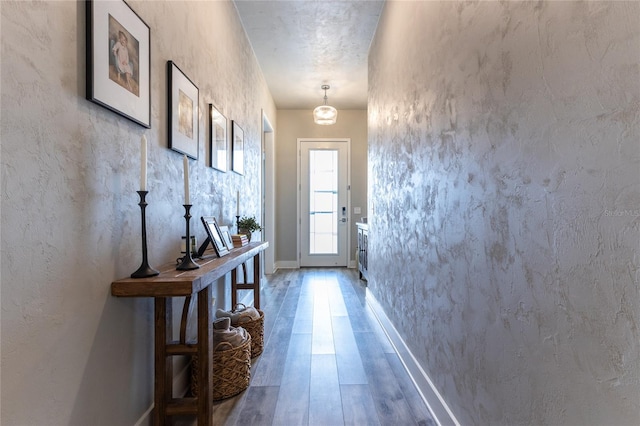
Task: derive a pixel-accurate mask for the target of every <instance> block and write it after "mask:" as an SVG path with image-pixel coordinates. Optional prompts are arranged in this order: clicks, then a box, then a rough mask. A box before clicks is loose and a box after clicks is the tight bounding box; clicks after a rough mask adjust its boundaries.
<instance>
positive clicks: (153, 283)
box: [111, 242, 269, 426]
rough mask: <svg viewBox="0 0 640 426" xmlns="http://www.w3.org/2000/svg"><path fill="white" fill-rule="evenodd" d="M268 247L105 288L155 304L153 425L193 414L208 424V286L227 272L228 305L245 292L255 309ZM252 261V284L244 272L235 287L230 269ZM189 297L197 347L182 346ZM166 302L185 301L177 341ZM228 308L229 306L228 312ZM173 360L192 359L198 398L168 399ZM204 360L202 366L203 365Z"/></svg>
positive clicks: (254, 245) (164, 270) (237, 251)
mask: <svg viewBox="0 0 640 426" xmlns="http://www.w3.org/2000/svg"><path fill="white" fill-rule="evenodd" d="M267 247H269V243H267V242H254V243H249V245H247V246H244V247H240V248H235V249H233V250H232V251H231V252H230V253H229V254H228V255H226V256H223V257H221V258H217V257H211V258H207V259H197V260H196V262H197V263H198V264H199V265H200V268H199V269H195V270H193V271H177V270H176V265H175V263H170V264H166V265H163V266H162V267H160V268H158V269H159V270H160V275H157V276H155V277H150V278H137V279H136V278H124V279H121V280H118V281H114V282H113V283H111V294H112V295H113V296H118V297H153V298H154V302H155V303H154V305H155V356H154V358H155V359H154V361H155V368H154V371H155V385H154V392H155V396H154V403H155V407H154V414H153V417H154V425H156V426H162V425H165V424H167V423H168V418H169V416H172V415H180V414H195V415H197V418H198V425H213V416H212V400H211V388H212V387H213V381H212V376H211V371H212V369H211V360H212V357H211V355H212V352H213V327H212V321H213V319H212V315H211V309H212V308H211V300H212V288H211V287H212V286H211V284H213V283H214V282H216V280H218V279H219V278H221V277H224V276H225V275H226V274H227V273H229V272H232V277H231V278H232V303H233V304H235V303H236V301H237V296H236V291H237V290H245V289H251V290H253V293H254V305H255V307H256V308H259V307H260V272H261V270H260V258H261V254H262V252H263V251H264V250H265V249H266V248H267ZM251 259H253V283H247V277H246V272H245V274H244V276H245V279H244V282H243V283H238V281H237V273H236V268H237V267H238V266H241V265H243V270H244V271H246V269H244V263H245V262H248V261H249V260H251ZM193 295H195V296H196V298H197V303H198V327H197V328H198V333H197V336H198V337H197V339H198V340H197V342H187V341H186V328H187V327H186V321H187V311H188V309H187V307H188V304H189V303H190V301H191V297H192V296H193ZM172 297H185V298H186V299H185V308H184V309H183V312H182V323H181V326H180V340H179V341H174V340H172V338H171V335H172V321H173V314H172V304H171V298H172ZM232 308H233V307H232ZM175 355H188V356H193V355H198V359H199V360H200V368H199V369H198V378H197V379H198V384H199V387H198V397H197V398H173V394H172V393H173V386H172V383H173V363H172V362H171V360H170V359H169V357H171V356H175ZM203 360H206V362H203Z"/></svg>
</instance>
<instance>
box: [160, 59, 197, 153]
mask: <svg viewBox="0 0 640 426" xmlns="http://www.w3.org/2000/svg"><path fill="white" fill-rule="evenodd" d="M167 72H168V81H169V93H168V97H167V98H168V104H169V115H168V120H167V121H168V122H169V148H171V149H172V150H174V151H178V152H179V153H181V154H185V155H186V156H187V157H190V158H193V159H194V160H197V159H198V101H199V100H198V88H197V87H196V85H195V84H193V82H192V81H191V80H190V79H189V77H187V76H186V75H185V74H184V73H183V72H182V71H181V70H180V68H178V66H177V65H176V64H175V63H174V62H173V61H167Z"/></svg>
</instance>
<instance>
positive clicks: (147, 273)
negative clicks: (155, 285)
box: [131, 191, 160, 278]
mask: <svg viewBox="0 0 640 426" xmlns="http://www.w3.org/2000/svg"><path fill="white" fill-rule="evenodd" d="M136 192H137V193H138V195H140V202H139V203H138V205H139V206H140V215H141V216H142V264H141V265H140V267H139V268H138V270H137V271H135V272H134V273H133V274H131V278H147V277H155V276H156V275H158V274H159V273H160V272H158V271H156V270H155V269H153V268H152V267H151V266H149V261H148V260H147V220H146V213H145V210H146V208H147V202H146V201H145V198H146V197H147V194H148V191H136Z"/></svg>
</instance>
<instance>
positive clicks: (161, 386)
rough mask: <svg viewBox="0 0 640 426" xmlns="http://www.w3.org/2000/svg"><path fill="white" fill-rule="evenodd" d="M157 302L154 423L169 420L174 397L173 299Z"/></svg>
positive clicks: (157, 298)
mask: <svg viewBox="0 0 640 426" xmlns="http://www.w3.org/2000/svg"><path fill="white" fill-rule="evenodd" d="M154 302H155V339H154V340H155V351H154V353H155V360H154V361H155V363H154V370H155V372H154V373H155V380H154V393H155V395H154V402H155V404H154V405H155V406H154V410H153V420H154V423H153V424H154V425H157V426H164V425H165V424H166V422H167V403H168V402H169V400H170V399H171V398H172V392H173V389H172V386H173V383H172V382H173V364H172V363H171V362H167V344H168V343H169V340H168V338H169V336H171V317H172V310H171V299H169V298H166V297H156V298H155V299H154Z"/></svg>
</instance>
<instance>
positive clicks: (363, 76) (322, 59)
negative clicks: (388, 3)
mask: <svg viewBox="0 0 640 426" xmlns="http://www.w3.org/2000/svg"><path fill="white" fill-rule="evenodd" d="M383 4H384V1H350V0H345V1H311V0H297V1H269V0H267V1H248V0H236V1H235V5H236V8H237V9H238V13H239V15H240V19H241V20H242V25H243V26H244V29H245V31H246V32H247V35H248V37H249V40H250V42H251V45H252V46H253V50H254V52H255V54H256V57H257V58H258V62H259V63H260V67H261V68H262V72H263V73H264V76H265V79H266V81H267V85H268V86H269V89H270V90H271V93H272V95H273V99H274V101H275V103H276V107H277V108H278V109H311V108H314V107H315V106H317V105H319V104H321V103H322V102H323V97H324V91H323V90H322V89H320V86H321V85H322V84H329V85H330V86H331V89H329V90H328V91H327V96H328V97H329V104H330V105H333V106H335V107H336V108H338V109H365V108H366V107H367V55H368V52H369V45H370V44H371V39H372V38H373V35H374V33H375V29H376V26H377V24H378V18H379V16H380V12H381V9H382V6H383Z"/></svg>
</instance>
